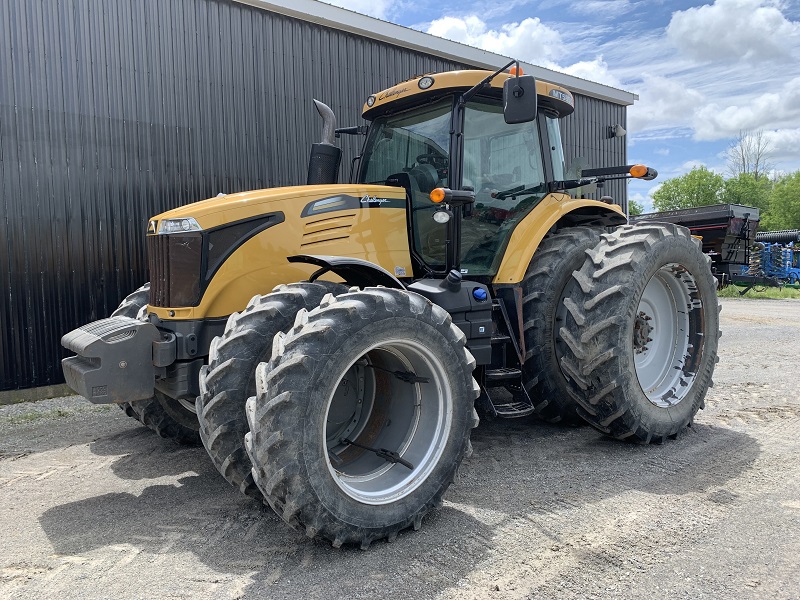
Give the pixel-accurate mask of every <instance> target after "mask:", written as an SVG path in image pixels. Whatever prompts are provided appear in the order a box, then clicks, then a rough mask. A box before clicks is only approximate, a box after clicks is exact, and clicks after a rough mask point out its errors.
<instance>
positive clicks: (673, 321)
mask: <svg viewBox="0 0 800 600" xmlns="http://www.w3.org/2000/svg"><path fill="white" fill-rule="evenodd" d="M587 254H588V258H587V260H586V261H585V263H584V264H583V266H582V267H581V269H580V270H579V271H577V272H576V273H575V274H574V275H573V277H574V279H575V281H576V283H577V284H578V287H579V289H578V291H577V292H576V293H575V294H574V295H573V296H572V297H571V298H568V299H566V300H565V301H564V302H565V305H566V306H567V315H568V316H567V319H566V321H565V325H564V327H562V330H561V337H562V339H563V340H564V342H565V345H566V348H567V350H566V352H565V356H564V357H563V358H562V369H563V370H564V372H565V373H566V374H567V375H568V377H569V378H570V381H571V382H572V385H570V390H571V393H572V395H573V398H574V399H575V400H576V402H578V404H579V407H578V414H579V415H580V416H581V417H582V418H583V419H585V420H586V421H587V422H589V423H590V424H591V425H593V426H594V427H596V428H597V429H599V430H600V431H603V432H604V433H606V434H608V435H611V436H613V437H615V438H618V439H627V440H631V441H637V442H642V443H651V442H652V443H662V442H663V441H664V440H665V439H667V438H674V437H676V436H677V435H678V434H680V433H681V432H682V431H684V430H685V428H686V427H687V426H689V425H691V423H692V420H693V419H694V415H695V413H696V412H697V411H698V410H699V409H700V408H703V406H704V399H705V396H706V393H707V391H708V388H709V387H711V386H712V385H713V383H712V381H711V377H712V374H713V371H714V366H715V364H716V362H717V344H718V339H719V335H720V334H719V303H718V301H717V295H716V291H715V280H714V277H713V276H712V274H711V270H710V267H709V260H708V257H707V256H705V255H704V254H703V253H702V252H701V251H700V247H699V244H698V242H697V241H696V240H694V239H693V238H692V237H691V235H690V234H689V231H688V230H687V229H685V228H683V227H680V226H677V225H671V224H663V225H662V224H652V225H638V226H631V225H625V226H622V227H619V228H618V229H616V230H615V231H614V232H613V233H610V234H604V235H603V236H602V238H601V241H600V243H599V244H598V245H597V246H596V247H595V248H594V249H592V250H589V251H588V253H587Z"/></svg>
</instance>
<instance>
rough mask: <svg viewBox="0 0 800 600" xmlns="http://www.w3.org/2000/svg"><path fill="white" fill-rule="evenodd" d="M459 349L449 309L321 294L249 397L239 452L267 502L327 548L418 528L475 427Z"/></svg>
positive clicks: (473, 392)
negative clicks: (389, 454)
mask: <svg viewBox="0 0 800 600" xmlns="http://www.w3.org/2000/svg"><path fill="white" fill-rule="evenodd" d="M464 344H465V337H464V334H463V333H462V332H461V331H460V330H459V329H458V328H457V327H455V326H454V325H453V324H452V321H451V319H450V315H449V314H448V313H447V312H446V311H444V310H443V309H442V308H440V307H438V306H435V305H433V304H432V303H431V302H429V301H428V300H426V299H425V298H423V297H421V296H418V295H416V294H413V293H409V292H404V291H400V290H394V289H386V288H369V289H366V290H364V291H360V292H352V293H348V294H344V295H341V296H338V297H335V298H334V297H333V296H332V295H328V296H326V297H325V298H324V299H323V301H322V303H321V304H320V306H319V307H318V308H317V309H315V310H313V311H311V312H306V311H304V310H301V311H300V312H299V313H298V315H297V319H296V322H295V326H294V327H293V328H292V329H291V330H290V331H289V332H288V334H278V335H276V336H275V342H274V347H273V353H272V359H271V360H270V362H269V364H262V365H260V366H259V367H258V369H257V370H256V388H257V395H256V396H255V397H253V398H250V399H249V400H248V401H247V419H248V424H249V426H250V432H249V433H248V434H247V436H246V437H245V445H246V447H247V451H248V454H249V455H250V459H251V461H252V463H253V477H254V480H255V482H256V484H257V485H258V487H259V489H260V490H261V492H262V493H263V495H264V498H265V500H266V501H267V502H268V503H269V505H270V506H271V507H272V508H273V509H274V510H275V512H276V513H277V514H278V515H279V516H280V517H281V518H283V520H284V521H286V522H287V523H289V524H290V525H291V526H293V527H295V528H297V529H300V530H302V531H305V533H306V534H307V535H308V536H309V537H312V538H313V537H317V536H319V537H322V538H325V539H327V540H329V541H331V542H332V543H333V545H334V547H339V546H341V545H342V544H358V545H360V546H361V547H362V548H365V547H367V546H369V544H370V543H371V542H373V541H375V540H378V539H383V538H388V539H389V540H390V541H391V540H392V539H394V538H395V537H396V536H397V533H398V532H399V531H401V530H403V529H405V528H407V527H412V526H413V527H414V528H415V529H416V528H419V527H420V525H421V523H422V518H423V516H424V515H425V514H427V513H428V512H429V511H430V510H431V509H432V508H434V507H435V506H438V505H440V504H441V501H442V496H443V494H444V492H445V490H447V488H448V487H449V486H450V484H451V483H452V482H453V479H454V477H455V474H456V470H457V468H458V466H459V464H460V463H461V461H462V459H463V458H464V457H465V456H466V455H468V454H469V452H470V451H471V446H470V443H469V435H470V431H471V429H472V428H473V427H475V426H476V425H477V423H478V416H477V413H476V412H475V409H474V401H475V398H477V396H478V393H479V388H478V385H477V383H476V382H475V380H474V379H473V378H472V370H473V368H474V366H475V360H474V359H473V357H472V355H471V354H470V353H469V352H468V351H467V350H466V348H465V345H464ZM353 442H355V443H353ZM356 444H360V445H361V446H368V447H369V448H370V449H364V448H361V447H359V446H357V445H356ZM374 449H384V450H386V451H390V452H395V453H397V454H399V456H400V458H401V459H402V460H403V461H405V462H406V463H407V464H403V463H402V462H399V461H396V460H395V459H394V458H393V459H390V460H387V459H386V458H385V457H381V456H380V455H379V454H378V453H377V452H375V451H374Z"/></svg>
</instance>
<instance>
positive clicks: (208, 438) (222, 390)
mask: <svg viewBox="0 0 800 600" xmlns="http://www.w3.org/2000/svg"><path fill="white" fill-rule="evenodd" d="M347 291H348V287H347V286H345V285H343V284H339V283H330V282H327V281H318V282H316V283H309V282H302V283H292V284H289V285H279V286H278V287H276V288H275V289H274V290H273V291H272V293H271V294H267V295H264V296H261V295H258V296H255V297H253V299H252V300H250V302H249V303H248V305H247V308H245V309H244V310H243V311H242V312H241V313H234V314H232V315H231V316H230V317H229V318H228V323H227V324H226V326H225V333H223V334H222V335H221V336H220V337H217V338H214V340H213V341H212V342H211V350H210V353H209V363H208V365H207V366H204V367H203V368H202V369H201V371H200V396H199V397H198V398H197V403H196V408H197V418H198V420H199V422H200V438H201V439H202V441H203V445H204V446H205V448H206V450H207V451H208V454H209V456H210V457H211V461H212V462H213V463H214V466H215V467H217V470H218V471H219V472H220V473H221V474H222V476H223V477H224V478H225V479H226V480H227V481H228V482H229V483H231V485H233V486H234V487H236V488H239V489H240V490H241V491H242V492H243V493H245V494H247V495H248V496H252V497H254V498H259V499H260V498H261V492H260V491H259V490H258V487H257V486H256V484H255V483H254V482H253V475H252V472H251V471H252V465H251V464H250V458H249V457H248V456H247V452H246V451H245V449H244V435H245V433H247V431H248V427H247V417H246V416H245V412H244V405H245V402H246V401H247V399H248V398H249V397H250V396H254V395H255V393H256V383H255V372H256V367H257V366H258V364H259V363H262V362H266V361H268V360H269V359H270V356H271V355H272V339H273V338H274V337H275V334H276V333H279V332H284V331H287V330H288V329H289V328H290V327H291V326H292V324H293V323H294V319H295V316H296V315H297V311H299V310H300V309H301V308H305V309H307V310H311V309H313V308H316V307H317V306H318V305H319V303H320V301H321V300H322V298H323V297H324V296H325V294H327V293H333V294H334V295H337V294H343V293H346V292H347Z"/></svg>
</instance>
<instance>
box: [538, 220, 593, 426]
mask: <svg viewBox="0 0 800 600" xmlns="http://www.w3.org/2000/svg"><path fill="white" fill-rule="evenodd" d="M601 231H602V230H600V229H599V228H597V227H570V228H568V229H562V230H561V231H559V232H558V233H555V234H553V235H551V236H548V237H547V238H545V239H544V240H543V241H542V243H541V244H540V245H539V248H538V249H537V250H536V253H535V254H534V255H533V259H532V260H531V264H530V266H529V267H528V271H527V272H526V273H525V279H524V280H523V282H522V293H523V297H522V315H523V319H524V332H525V333H524V335H525V362H524V364H523V366H522V383H523V385H524V386H525V389H526V390H527V391H528V395H529V396H530V398H531V400H532V401H533V405H534V407H535V408H536V414H537V416H539V417H540V418H541V419H544V420H545V421H549V422H551V423H568V424H576V423H582V422H583V421H582V419H581V418H580V417H579V416H578V413H577V412H576V408H577V407H578V404H577V402H575V400H574V399H573V398H572V396H571V395H570V394H569V390H568V385H567V380H566V376H565V375H564V373H563V372H562V371H561V356H563V354H564V350H563V342H562V341H561V338H560V334H559V331H560V329H561V324H562V323H563V321H564V317H565V314H566V308H565V306H564V302H563V300H564V293H565V290H568V289H569V288H570V287H572V286H570V285H569V284H570V283H571V282H573V281H574V280H573V279H572V273H573V272H575V271H577V270H578V269H580V268H581V266H582V265H583V263H584V261H585V260H586V250H588V249H589V248H593V247H594V246H595V245H597V242H598V241H599V239H600V233H601ZM568 293H569V292H568Z"/></svg>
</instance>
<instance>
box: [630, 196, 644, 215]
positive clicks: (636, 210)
mask: <svg viewBox="0 0 800 600" xmlns="http://www.w3.org/2000/svg"><path fill="white" fill-rule="evenodd" d="M643 212H644V205H642V204H640V203H639V202H637V201H636V200H628V214H629V215H630V216H632V217H635V216H637V215H640V214H642V213H643Z"/></svg>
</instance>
